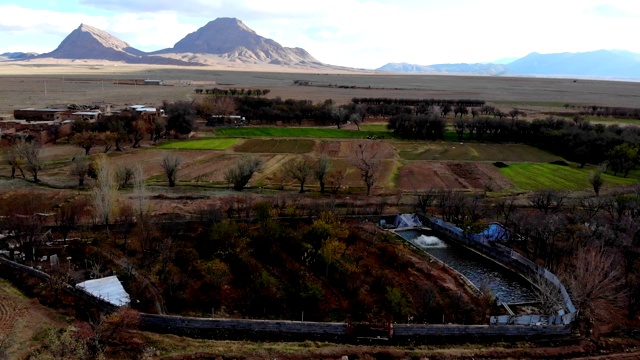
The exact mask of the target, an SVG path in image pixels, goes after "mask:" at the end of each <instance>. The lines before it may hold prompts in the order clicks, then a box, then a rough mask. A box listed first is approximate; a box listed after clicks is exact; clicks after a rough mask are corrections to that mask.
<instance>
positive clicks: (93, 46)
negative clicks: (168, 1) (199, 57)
mask: <svg viewBox="0 0 640 360" xmlns="http://www.w3.org/2000/svg"><path fill="white" fill-rule="evenodd" d="M36 58H38V59H44V58H53V59H72V60H80V59H95V60H105V61H121V62H126V63H131V64H158V65H188V64H187V63H185V62H183V61H179V60H174V59H166V58H161V57H158V56H147V54H146V53H144V52H143V51H140V50H138V49H136V48H134V47H132V46H131V45H129V44H128V43H126V42H124V41H123V40H120V39H118V38H117V37H115V36H113V35H111V34H109V33H108V32H106V31H104V30H100V29H97V28H95V27H93V26H89V25H85V24H80V26H79V27H78V28H77V29H75V30H73V31H72V32H71V33H70V34H69V35H68V36H67V37H66V38H65V39H64V40H63V41H62V42H61V43H60V45H59V46H58V47H57V48H56V49H55V50H54V51H52V52H50V53H46V54H42V55H39V56H37V57H36Z"/></svg>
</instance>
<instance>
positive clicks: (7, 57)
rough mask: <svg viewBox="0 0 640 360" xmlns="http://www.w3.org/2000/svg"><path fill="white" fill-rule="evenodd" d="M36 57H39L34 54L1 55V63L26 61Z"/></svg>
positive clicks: (10, 53)
mask: <svg viewBox="0 0 640 360" xmlns="http://www.w3.org/2000/svg"><path fill="white" fill-rule="evenodd" d="M35 56H38V54H36V53H33V52H28V53H25V52H6V53H2V54H0V61H11V60H14V61H15V60H26V59H30V58H32V57H35Z"/></svg>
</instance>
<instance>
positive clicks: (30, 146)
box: [18, 141, 44, 182]
mask: <svg viewBox="0 0 640 360" xmlns="http://www.w3.org/2000/svg"><path fill="white" fill-rule="evenodd" d="M18 149H19V151H20V153H21V154H22V157H23V158H24V167H25V169H26V170H27V172H29V173H30V174H31V176H33V181H34V182H38V181H40V179H38V173H39V172H40V171H41V170H42V169H44V164H43V162H42V159H41V158H40V151H41V150H42V146H41V145H40V144H39V143H37V142H36V141H31V142H26V141H22V142H21V143H20V145H19V148H18Z"/></svg>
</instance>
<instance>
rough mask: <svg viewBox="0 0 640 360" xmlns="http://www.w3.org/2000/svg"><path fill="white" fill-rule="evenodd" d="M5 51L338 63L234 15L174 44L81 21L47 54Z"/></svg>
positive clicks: (137, 60)
mask: <svg viewBox="0 0 640 360" xmlns="http://www.w3.org/2000/svg"><path fill="white" fill-rule="evenodd" d="M20 54H23V53H6V54H2V55H0V61H11V60H28V59H69V60H86V59H89V60H105V61H118V62H125V63H131V64H158V65H183V66H184V65H210V64H220V63H225V64H231V65H233V64H236V65H238V64H245V65H279V66H285V67H299V68H311V69H325V68H336V69H339V68H340V67H337V66H336V67H332V66H331V65H326V64H323V63H321V62H319V61H318V60H316V59H315V58H314V57H313V56H311V55H310V54H309V53H308V52H307V51H305V50H304V49H301V48H288V47H284V46H282V45H280V44H278V43H277V42H276V41H274V40H271V39H267V38H264V37H262V36H260V35H258V34H257V33H256V32H255V31H253V30H251V29H250V28H249V27H247V26H246V25H245V24H244V23H243V22H242V21H240V20H238V19H235V18H218V19H216V20H214V21H211V22H209V23H208V24H206V25H205V26H203V27H201V28H200V29H198V30H197V31H196V32H193V33H191V34H188V35H187V36H185V37H184V38H183V39H182V40H180V41H178V42H177V43H176V44H175V45H174V46H173V47H172V48H168V49H162V50H158V51H154V52H149V53H147V52H144V51H141V50H138V49H136V48H134V47H132V46H131V45H129V44H128V43H126V42H125V41H123V40H120V39H118V38H117V37H115V36H113V35H111V34H109V33H108V32H106V31H104V30H100V29H97V28H95V27H92V26H89V25H86V24H81V25H80V26H79V27H78V28H77V29H75V30H73V31H72V32H71V33H70V34H69V35H68V36H67V37H66V38H65V39H64V40H63V41H62V42H61V43H60V45H59V46H58V47H57V48H56V49H55V50H54V51H52V52H50V53H46V54H40V55H37V54H32V55H29V56H27V55H26V54H25V55H20Z"/></svg>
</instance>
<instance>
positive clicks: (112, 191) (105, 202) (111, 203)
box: [91, 154, 118, 238]
mask: <svg viewBox="0 0 640 360" xmlns="http://www.w3.org/2000/svg"><path fill="white" fill-rule="evenodd" d="M96 167H97V174H96V175H97V177H96V185H95V187H94V188H93V191H92V192H91V199H92V203H93V209H94V212H95V215H96V217H97V219H98V220H99V221H100V222H101V223H103V224H104V225H105V228H106V230H107V238H109V237H110V235H109V224H110V223H111V220H112V219H113V218H114V217H115V214H116V210H117V204H118V182H117V181H116V174H115V171H114V170H113V167H112V166H111V164H110V163H109V160H108V159H107V157H106V156H105V155H104V154H101V155H100V156H99V157H98V158H97V159H96Z"/></svg>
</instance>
